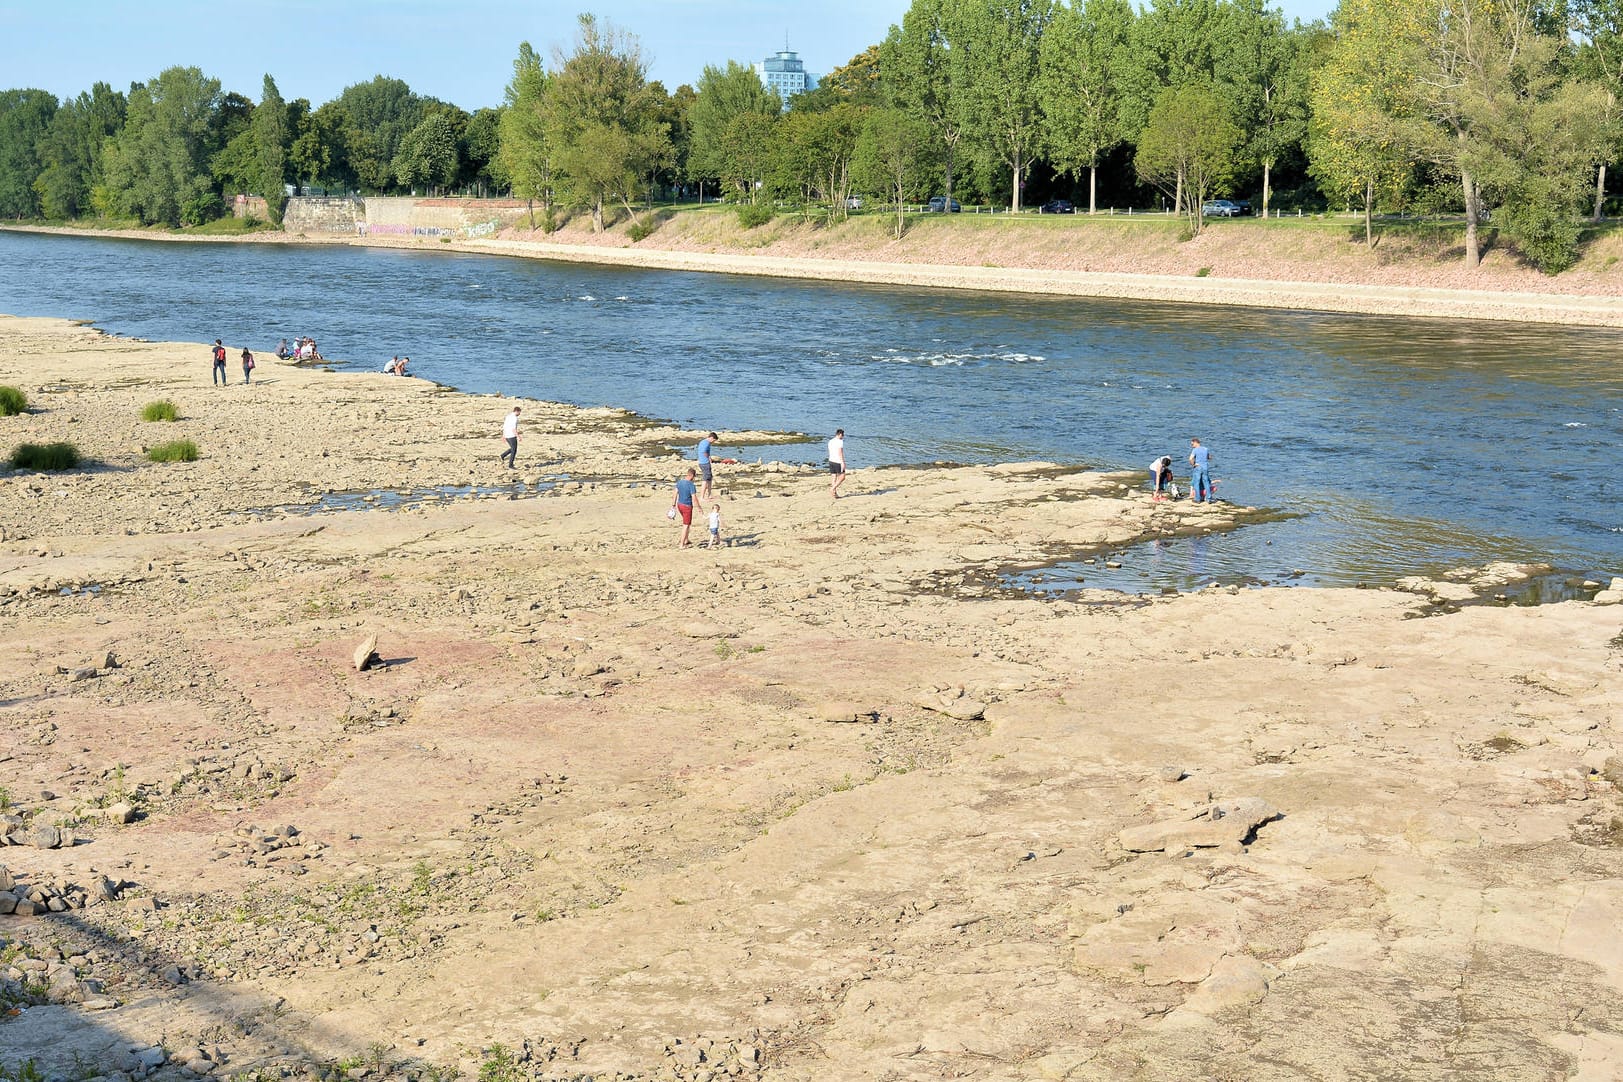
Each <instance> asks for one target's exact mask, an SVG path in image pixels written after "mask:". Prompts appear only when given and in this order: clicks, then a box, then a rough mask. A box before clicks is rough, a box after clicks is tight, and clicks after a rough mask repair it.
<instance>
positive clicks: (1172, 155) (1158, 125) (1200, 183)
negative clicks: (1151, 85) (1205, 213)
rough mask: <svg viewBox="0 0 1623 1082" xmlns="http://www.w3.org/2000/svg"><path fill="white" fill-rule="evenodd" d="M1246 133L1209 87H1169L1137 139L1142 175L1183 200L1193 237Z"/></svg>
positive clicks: (1225, 180) (1226, 174) (1230, 167)
mask: <svg viewBox="0 0 1623 1082" xmlns="http://www.w3.org/2000/svg"><path fill="white" fill-rule="evenodd" d="M1243 138H1244V133H1243V132H1241V131H1240V129H1239V127H1238V126H1236V125H1235V123H1234V122H1233V121H1232V120H1230V119H1229V118H1228V104H1227V102H1225V101H1224V100H1223V98H1222V97H1221V96H1220V95H1219V94H1218V93H1217V92H1216V91H1214V90H1212V89H1211V88H1210V87H1208V86H1206V85H1204V84H1201V83H1188V84H1185V85H1183V86H1178V87H1168V88H1167V89H1166V90H1164V91H1162V92H1161V97H1160V99H1159V100H1157V101H1156V103H1155V107H1154V108H1153V109H1151V110H1150V118H1149V122H1148V123H1147V124H1146V125H1145V127H1144V131H1143V133H1142V134H1141V135H1140V136H1139V140H1138V154H1137V156H1136V157H1135V158H1134V162H1133V164H1134V166H1135V167H1136V168H1137V170H1138V175H1139V176H1140V177H1141V178H1143V179H1144V180H1147V181H1149V182H1150V183H1151V184H1154V185H1155V186H1156V187H1158V188H1160V189H1161V190H1162V191H1163V192H1166V193H1167V194H1168V195H1173V196H1174V198H1175V199H1176V198H1178V197H1179V196H1181V197H1182V207H1181V208H1180V209H1182V210H1183V211H1184V213H1185V214H1186V215H1187V216H1188V218H1189V229H1190V232H1191V233H1194V234H1196V235H1198V234H1199V233H1200V231H1201V229H1202V227H1203V224H1204V219H1203V217H1202V215H1201V204H1203V203H1204V202H1205V200H1206V196H1207V195H1208V194H1209V193H1210V192H1212V191H1213V190H1214V189H1215V188H1216V187H1217V186H1218V185H1220V184H1223V183H1226V182H1227V180H1228V178H1229V176H1230V175H1231V173H1232V172H1233V169H1234V164H1235V154H1236V152H1237V151H1238V150H1239V147H1240V142H1241V140H1242V139H1243Z"/></svg>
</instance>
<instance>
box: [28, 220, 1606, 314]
mask: <svg viewBox="0 0 1623 1082" xmlns="http://www.w3.org/2000/svg"><path fill="white" fill-rule="evenodd" d="M0 228H5V229H11V230H13V231H16V232H33V233H47V234H62V235H72V236H96V237H109V238H116V239H130V238H136V239H143V240H162V241H174V242H181V243H185V242H190V241H201V242H215V243H245V244H351V245H358V246H363V247H387V248H415V249H422V250H425V251H456V252H473V253H484V254H490V255H506V256H514V257H519V258H531V259H548V260H556V261H561V262H576V263H597V264H605V265H611V266H630V267H644V268H650V269H659V270H678V271H695V272H703V273H713V274H741V275H755V276H762V277H775V278H795V279H803V280H810V281H831V282H865V283H870V284H883V285H901V286H913V287H918V288H924V289H950V290H957V289H967V290H985V291H991V292H1004V293H1025V294H1041V295H1049V296H1068V297H1097V298H1114V299H1120V300H1143V301H1157V302H1165V303H1175V304H1199V305H1220V306H1233V307H1250V308H1274V309H1287V310H1297V311H1319V312H1340V313H1361V314H1376V315H1390V316H1418V317H1428V318H1443V319H1464V320H1499V321H1511V322H1522V323H1546V324H1563V325H1572V326H1594V327H1623V296H1618V295H1600V294H1593V295H1586V294H1581V293H1568V292H1560V291H1555V292H1535V291H1530V290H1525V289H1457V288H1436V287H1427V286H1421V285H1400V284H1391V283H1380V282H1365V283H1358V282H1344V281H1332V282H1312V281H1291V280H1288V279H1278V278H1267V277H1256V278H1239V277H1225V276H1222V275H1216V276H1212V275H1208V276H1204V277H1199V276H1193V275H1188V276H1180V275H1171V274H1139V273H1126V272H1120V271H1113V272H1093V271H1082V270H1074V269H1065V268H1051V267H1019V266H962V265H954V264H949V263H912V262H886V261H878V260H871V259H849V258H816V257H810V256H799V257H790V256H780V255H750V254H747V253H741V252H714V251H709V252H706V251H672V250H662V249H660V248H659V247H657V246H654V245H657V243H658V242H657V240H656V241H650V242H644V243H643V244H640V245H637V246H635V247H633V246H631V245H630V244H629V242H627V241H625V240H624V239H623V238H620V239H618V240H616V239H614V238H609V237H605V238H599V239H597V240H596V242H593V243H552V242H544V241H533V240H517V239H510V238H483V239H473V240H460V239H459V240H454V241H450V242H449V243H447V242H445V241H442V240H439V239H436V238H421V239H419V238H362V237H327V236H304V235H302V234H301V235H299V236H297V237H292V236H288V235H287V234H283V233H256V234H251V235H247V236H241V237H188V236H177V235H175V234H172V233H148V232H145V231H140V232H129V231H119V230H80V229H71V228H53V227H45V226H0ZM1008 256H1009V258H1011V259H1018V258H1019V256H1018V253H1017V252H1010V253H1008ZM1258 269H1259V270H1261V269H1266V268H1264V267H1261V266H1259V268H1258Z"/></svg>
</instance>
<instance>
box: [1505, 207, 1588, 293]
mask: <svg viewBox="0 0 1623 1082" xmlns="http://www.w3.org/2000/svg"><path fill="white" fill-rule="evenodd" d="M1498 217H1499V218H1500V219H1501V220H1503V221H1504V223H1505V229H1506V231H1507V232H1508V233H1509V234H1510V236H1511V239H1512V240H1513V241H1514V242H1515V244H1516V247H1517V248H1519V249H1521V252H1522V254H1523V255H1525V256H1526V257H1527V258H1528V260H1529V261H1530V262H1531V263H1532V264H1533V265H1534V266H1536V267H1537V268H1538V269H1539V270H1541V271H1543V272H1544V273H1545V274H1560V273H1561V272H1562V271H1564V270H1566V269H1567V268H1568V267H1570V266H1572V265H1573V264H1574V263H1576V262H1578V238H1579V237H1580V236H1581V235H1582V232H1583V227H1582V226H1581V225H1580V224H1579V222H1578V216H1577V214H1576V213H1575V212H1573V211H1572V210H1571V209H1570V208H1569V207H1567V206H1564V205H1562V204H1561V203H1560V202H1559V201H1556V200H1553V199H1539V198H1522V199H1518V200H1515V201H1513V202H1508V203H1506V205H1505V207H1504V209H1503V211H1502V212H1501V213H1500V215H1499V216H1498Z"/></svg>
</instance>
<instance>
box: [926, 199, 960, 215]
mask: <svg viewBox="0 0 1623 1082" xmlns="http://www.w3.org/2000/svg"><path fill="white" fill-rule="evenodd" d="M963 209H964V208H963V207H962V206H960V205H959V203H958V200H956V199H948V198H947V197H946V196H944V195H935V196H931V197H930V211H931V213H933V214H945V213H947V212H948V211H951V212H952V213H954V214H957V213H958V212H959V211H961V210H963Z"/></svg>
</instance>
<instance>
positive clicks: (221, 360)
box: [209, 338, 226, 387]
mask: <svg viewBox="0 0 1623 1082" xmlns="http://www.w3.org/2000/svg"><path fill="white" fill-rule="evenodd" d="M209 352H210V353H211V354H212V355H213V357H214V371H213V372H211V373H210V376H211V377H212V378H213V380H214V382H215V383H217V384H219V385H220V386H221V387H224V386H225V385H226V378H225V346H224V345H223V344H222V343H221V342H220V340H219V339H218V338H216V339H215V340H214V348H213V349H212V350H210V351H209Z"/></svg>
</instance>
